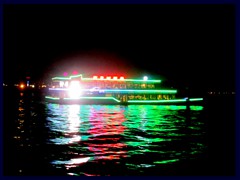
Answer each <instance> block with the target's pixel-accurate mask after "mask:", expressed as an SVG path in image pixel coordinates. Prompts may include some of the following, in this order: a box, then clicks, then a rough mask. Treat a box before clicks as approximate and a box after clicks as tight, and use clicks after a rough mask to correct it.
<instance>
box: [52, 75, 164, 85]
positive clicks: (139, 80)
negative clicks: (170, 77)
mask: <svg viewBox="0 0 240 180" xmlns="http://www.w3.org/2000/svg"><path fill="white" fill-rule="evenodd" d="M80 76H82V74H79V75H74V76H70V77H54V78H52V80H71V79H72V78H76V77H80ZM82 80H83V81H99V80H100V81H121V82H124V81H133V82H158V83H160V82H161V80H143V79H93V78H82Z"/></svg>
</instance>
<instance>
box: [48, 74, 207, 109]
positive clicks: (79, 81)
mask: <svg viewBox="0 0 240 180" xmlns="http://www.w3.org/2000/svg"><path fill="white" fill-rule="evenodd" d="M160 83H161V80H153V79H148V77H147V76H144V77H143V78H141V79H125V78H124V77H123V76H120V77H118V76H93V77H83V75H82V74H79V75H73V76H69V77H54V78H52V85H51V87H50V88H49V89H48V95H47V96H45V100H46V101H47V102H51V103H59V104H181V105H182V104H186V103H190V104H196V103H197V104H198V103H199V102H202V101H203V98H176V94H177V90H174V89H170V90H169V89H161V88H159V85H160Z"/></svg>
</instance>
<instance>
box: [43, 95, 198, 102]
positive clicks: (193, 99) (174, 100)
mask: <svg viewBox="0 0 240 180" xmlns="http://www.w3.org/2000/svg"><path fill="white" fill-rule="evenodd" d="M45 98H46V99H52V100H59V99H60V98H57V97H56V98H55V97H50V96H45ZM77 99H112V100H114V101H116V102H121V101H119V100H118V99H116V98H114V97H80V98H77ZM77 99H76V98H64V100H77ZM202 100H203V98H192V99H190V101H202ZM127 102H130V103H161V102H162V103H164V102H186V99H170V100H129V101H127Z"/></svg>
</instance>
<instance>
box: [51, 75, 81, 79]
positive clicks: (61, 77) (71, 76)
mask: <svg viewBox="0 0 240 180" xmlns="http://www.w3.org/2000/svg"><path fill="white" fill-rule="evenodd" d="M80 76H82V74H79V75H74V76H70V77H54V78H52V80H70V79H72V78H76V77H80Z"/></svg>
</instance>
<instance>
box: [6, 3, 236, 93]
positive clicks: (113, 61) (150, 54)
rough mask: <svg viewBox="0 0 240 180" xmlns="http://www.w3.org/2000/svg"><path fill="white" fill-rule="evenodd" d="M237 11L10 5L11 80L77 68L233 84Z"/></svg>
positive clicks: (177, 83)
mask: <svg viewBox="0 0 240 180" xmlns="http://www.w3.org/2000/svg"><path fill="white" fill-rule="evenodd" d="M234 13H235V9H234V6H232V5H150V4H148V5H140V4H138V5H137V4H135V5H116V4H115V5H103V4H102V5H96V4H95V5H37V4H35V5H4V81H5V82H8V83H17V82H19V81H21V80H24V78H25V77H26V76H31V78H32V80H33V81H40V80H41V81H45V80H46V79H48V78H51V77H52V76H57V75H62V74H63V72H65V71H67V72H69V74H70V73H71V72H72V71H73V70H77V71H79V73H85V74H89V75H90V74H91V75H92V74H94V73H95V72H96V73H97V75H98V74H101V75H102V74H103V75H108V74H117V75H118V74H120V75H125V76H126V77H129V76H133V77H134V76H142V75H150V77H151V75H152V76H153V77H154V78H155V76H156V77H158V78H160V79H162V80H163V81H164V83H166V84H167V85H170V86H173V87H174V88H175V87H177V88H182V87H187V86H188V87H191V88H195V89H202V90H204V91H205V90H212V89H217V90H233V89H234V88H235V61H234V59H235V57H234V53H235V49H234V46H235V42H234V40H235V24H234V22H235V18H234V15H235V14H234ZM96 73H95V74H96Z"/></svg>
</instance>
